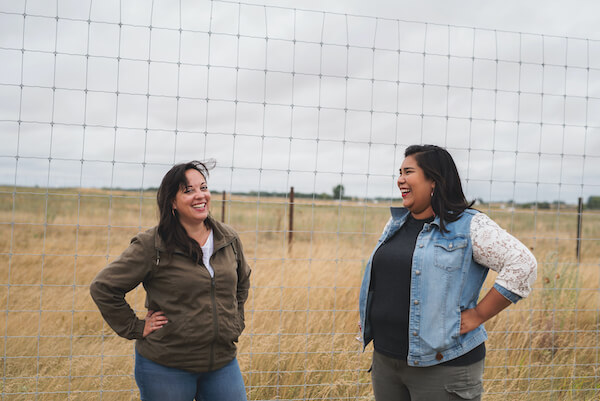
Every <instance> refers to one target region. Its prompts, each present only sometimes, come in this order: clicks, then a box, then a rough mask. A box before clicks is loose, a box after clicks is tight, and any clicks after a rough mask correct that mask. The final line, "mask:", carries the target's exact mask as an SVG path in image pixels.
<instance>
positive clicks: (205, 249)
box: [200, 230, 215, 277]
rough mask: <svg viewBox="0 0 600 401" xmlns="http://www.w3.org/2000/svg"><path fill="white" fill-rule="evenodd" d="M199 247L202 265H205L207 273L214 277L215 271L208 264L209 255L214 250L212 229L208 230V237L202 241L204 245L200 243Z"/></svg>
mask: <svg viewBox="0 0 600 401" xmlns="http://www.w3.org/2000/svg"><path fill="white" fill-rule="evenodd" d="M200 248H202V263H204V266H206V270H208V273H209V274H210V276H211V277H214V276H215V271H214V270H213V268H212V266H211V265H210V257H211V256H212V254H213V252H214V251H215V244H214V239H213V232H212V230H210V234H208V238H207V239H206V242H205V243H204V245H201V246H200Z"/></svg>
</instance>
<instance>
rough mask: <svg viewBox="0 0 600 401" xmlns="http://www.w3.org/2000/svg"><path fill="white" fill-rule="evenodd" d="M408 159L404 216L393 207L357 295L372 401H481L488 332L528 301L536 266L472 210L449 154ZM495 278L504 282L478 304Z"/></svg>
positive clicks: (403, 175) (429, 151)
mask: <svg viewBox="0 0 600 401" xmlns="http://www.w3.org/2000/svg"><path fill="white" fill-rule="evenodd" d="M404 155H405V159H404V161H403V163H402V166H401V167H400V175H399V178H398V188H399V189H400V192H401V194H402V199H403V206H404V207H403V208H392V210H391V214H392V216H391V218H390V220H389V221H388V223H387V225H386V226H385V228H384V230H383V234H382V235H381V238H380V239H379V241H378V242H377V245H376V246H375V249H374V250H373V253H372V255H371V257H370V258H369V261H368V263H367V266H366V269H365V274H364V278H363V282H362V286H361V290H360V302H359V310H360V319H361V320H360V324H361V329H362V330H361V331H362V340H363V344H364V346H365V347H366V346H367V344H369V342H371V340H373V345H374V352H373V365H372V371H371V379H372V384H373V391H374V394H375V399H376V400H377V401H387V400H395V401H397V400H411V401H419V400H427V401H432V400H433V401H435V400H465V399H466V400H480V399H481V394H482V393H483V386H482V378H483V367H484V359H485V343H484V342H485V340H486V339H487V334H486V331H485V329H484V327H483V323H484V322H485V321H487V320H488V319H490V318H491V317H493V316H495V315H496V314H498V313H499V312H500V311H502V310H503V309H504V308H506V307H507V306H508V305H510V304H511V303H515V302H517V301H518V300H520V299H521V298H524V297H526V296H527V295H529V293H530V292H531V287H532V284H533V282H534V281H535V278H536V269H537V263H536V260H535V258H534V256H533V255H532V254H531V252H530V251H529V250H528V249H527V247H526V246H525V245H523V244H522V243H521V242H519V241H518V240H517V239H516V238H515V237H513V236H511V235H510V234H508V233H507V232H506V231H504V230H503V229H502V228H500V227H499V226H498V225H497V224H496V223H495V222H494V221H492V220H491V219H490V218H489V217H488V216H486V215H485V214H483V213H480V212H478V211H476V210H474V209H471V206H472V205H473V203H472V202H471V203H469V202H467V200H466V198H465V195H464V193H463V190H462V186H461V183H460V177H459V175H458V170H457V168H456V165H455V163H454V160H453V159H452V156H451V155H450V154H449V153H448V151H446V150H445V149H443V148H441V147H438V146H434V145H413V146H409V147H408V148H407V149H406V151H405V154H404ZM489 269H492V270H494V271H496V272H497V273H498V276H497V278H496V280H495V282H494V285H493V288H491V289H490V290H489V291H488V292H487V294H485V296H484V297H483V298H482V299H481V300H480V301H479V293H480V291H481V287H482V285H483V282H484V280H485V278H486V276H487V273H488V271H489ZM478 301H479V302H478Z"/></svg>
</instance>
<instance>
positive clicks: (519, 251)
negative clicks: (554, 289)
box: [471, 213, 537, 298]
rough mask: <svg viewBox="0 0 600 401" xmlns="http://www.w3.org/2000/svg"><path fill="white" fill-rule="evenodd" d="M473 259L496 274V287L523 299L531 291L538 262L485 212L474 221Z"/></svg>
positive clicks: (472, 228)
mask: <svg viewBox="0 0 600 401" xmlns="http://www.w3.org/2000/svg"><path fill="white" fill-rule="evenodd" d="M471 242H472V244H473V259H474V260H475V261H476V262H477V263H479V264H481V265H483V266H485V267H488V268H490V269H492V270H494V271H496V272H498V277H497V278H496V284H499V285H500V286H502V287H504V288H506V289H507V290H509V291H510V292H513V293H515V294H517V295H519V296H520V297H523V298H524V297H526V296H527V295H529V293H530V292H531V288H532V286H533V283H534V282H535V278H536V276H537V261H536V260H535V257H534V256H533V254H532V253H531V252H530V251H529V249H527V247H526V246H525V245H523V243H521V242H520V241H519V240H518V239H516V238H515V237H513V236H512V235H510V234H509V233H508V232H506V231H505V230H504V229H502V228H501V227H500V226H499V225H498V224H496V222H494V221H493V220H492V219H490V218H489V217H488V216H487V215H486V214H484V213H477V215H475V216H474V217H473V219H472V220H471Z"/></svg>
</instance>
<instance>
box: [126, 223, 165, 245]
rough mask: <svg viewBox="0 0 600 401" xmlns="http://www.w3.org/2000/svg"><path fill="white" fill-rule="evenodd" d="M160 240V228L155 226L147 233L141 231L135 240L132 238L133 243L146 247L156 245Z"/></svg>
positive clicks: (146, 231)
mask: <svg viewBox="0 0 600 401" xmlns="http://www.w3.org/2000/svg"><path fill="white" fill-rule="evenodd" d="M157 239H158V226H154V227H152V228H149V229H147V230H145V231H141V232H139V233H137V234H136V235H135V236H134V237H133V238H131V243H132V244H133V243H135V242H138V243H141V244H142V245H144V246H149V245H154V243H155V242H156V241H157Z"/></svg>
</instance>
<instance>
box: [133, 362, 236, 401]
mask: <svg viewBox="0 0 600 401" xmlns="http://www.w3.org/2000/svg"><path fill="white" fill-rule="evenodd" d="M135 381H136V383H137V385H138V387H139V388H140V397H141V399H142V401H192V400H196V401H246V388H245V387H244V379H243V378H242V372H240V365H238V361H237V359H236V358H234V359H233V361H231V362H229V363H228V364H227V365H225V366H224V367H222V368H221V369H218V370H214V371H212V372H205V373H191V372H187V371H185V370H181V369H175V368H170V367H167V366H163V365H160V364H158V363H156V362H152V361H151V360H149V359H146V358H144V357H143V356H141V355H140V354H139V353H138V352H137V350H136V351H135Z"/></svg>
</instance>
